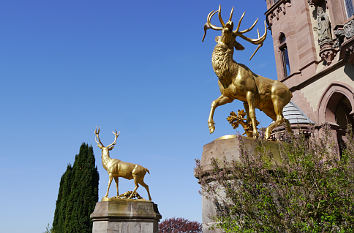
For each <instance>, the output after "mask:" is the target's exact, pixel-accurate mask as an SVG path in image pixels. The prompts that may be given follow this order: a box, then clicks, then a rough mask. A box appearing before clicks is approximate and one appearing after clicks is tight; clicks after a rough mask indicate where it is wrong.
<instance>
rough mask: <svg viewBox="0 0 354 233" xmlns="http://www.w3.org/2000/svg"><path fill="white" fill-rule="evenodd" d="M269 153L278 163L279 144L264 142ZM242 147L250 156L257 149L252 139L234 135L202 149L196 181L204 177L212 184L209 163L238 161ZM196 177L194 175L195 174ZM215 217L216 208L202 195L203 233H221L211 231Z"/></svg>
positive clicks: (217, 140)
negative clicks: (214, 161) (199, 169)
mask: <svg viewBox="0 0 354 233" xmlns="http://www.w3.org/2000/svg"><path fill="white" fill-rule="evenodd" d="M264 143H265V144H266V146H267V148H268V150H269V151H270V152H272V154H273V155H274V159H275V160H277V161H280V155H279V144H278V143H277V142H272V141H265V142H264ZM241 144H242V145H243V149H244V150H246V151H247V153H249V154H252V153H254V152H255V149H256V147H257V145H256V143H255V141H254V139H253V138H245V137H242V139H240V138H239V136H236V135H226V136H223V137H221V138H218V139H216V140H214V141H212V142H210V143H208V144H206V145H204V147H203V153H202V158H201V160H200V165H201V168H202V171H201V173H200V174H199V175H198V176H196V178H197V179H200V178H202V177H206V178H207V180H209V182H214V181H213V179H212V178H209V177H210V175H209V174H210V171H212V170H213V166H212V164H211V161H212V160H213V159H217V160H219V161H226V162H232V161H240V154H241V151H240V146H241ZM195 175H196V174H195ZM219 195H220V197H223V196H224V193H223V191H222V188H220V194H219ZM216 215H217V210H216V206H215V204H214V203H213V201H211V200H210V199H208V198H206V197H205V196H204V195H203V193H202V224H203V233H222V232H223V231H221V230H220V229H211V227H212V226H213V225H215V220H214V217H215V216H216Z"/></svg>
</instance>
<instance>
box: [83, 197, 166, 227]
mask: <svg viewBox="0 0 354 233" xmlns="http://www.w3.org/2000/svg"><path fill="white" fill-rule="evenodd" d="M90 217H91V220H92V221H93V227H92V232H93V233H157V232H158V222H159V221H160V219H161V215H160V213H159V211H158V208H157V205H156V204H154V203H153V202H150V201H140V200H115V201H102V202H97V203H96V207H95V210H94V211H93V213H92V214H91V216H90Z"/></svg>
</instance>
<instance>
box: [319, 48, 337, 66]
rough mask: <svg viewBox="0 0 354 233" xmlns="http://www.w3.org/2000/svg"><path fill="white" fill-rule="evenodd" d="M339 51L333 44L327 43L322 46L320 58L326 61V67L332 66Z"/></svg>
mask: <svg viewBox="0 0 354 233" xmlns="http://www.w3.org/2000/svg"><path fill="white" fill-rule="evenodd" d="M336 53H337V51H336V50H335V49H334V48H333V46H332V43H325V44H323V45H322V46H321V51H320V57H321V58H322V59H323V60H324V61H325V65H330V64H331V63H332V61H333V59H334V57H335V56H336Z"/></svg>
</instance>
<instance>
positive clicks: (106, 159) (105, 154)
mask: <svg viewBox="0 0 354 233" xmlns="http://www.w3.org/2000/svg"><path fill="white" fill-rule="evenodd" d="M99 133H100V129H96V130H95V135H96V137H95V141H96V143H97V146H98V147H99V148H100V149H101V150H102V155H101V157H102V165H103V168H104V169H106V171H107V172H108V176H109V181H108V187H107V192H106V195H105V196H104V199H105V200H106V199H108V192H109V187H110V186H111V183H112V179H113V178H114V180H115V182H116V187H117V197H118V198H119V192H118V178H119V177H123V178H125V179H128V180H131V179H134V183H135V188H134V191H132V192H129V193H130V195H129V196H128V199H132V197H133V196H134V195H137V193H136V190H137V189H138V187H139V184H141V185H142V186H143V187H144V188H145V189H146V191H147V193H148V195H149V200H150V201H151V196H150V192H149V186H148V185H147V184H145V183H144V176H145V174H146V172H148V173H150V172H149V170H148V169H147V168H144V167H143V166H140V165H138V164H133V163H127V162H123V161H121V160H119V159H112V158H111V157H110V156H109V151H111V150H112V149H113V147H114V145H115V144H116V142H117V138H118V136H119V133H117V131H115V132H113V134H114V141H113V143H112V144H110V145H108V146H104V145H103V144H102V142H101V140H100V136H99ZM97 139H98V141H97ZM121 196H122V195H121Z"/></svg>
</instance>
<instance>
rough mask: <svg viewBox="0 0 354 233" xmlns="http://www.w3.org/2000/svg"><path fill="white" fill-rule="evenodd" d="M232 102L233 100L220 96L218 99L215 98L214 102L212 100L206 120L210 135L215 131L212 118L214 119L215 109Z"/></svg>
mask: <svg viewBox="0 0 354 233" xmlns="http://www.w3.org/2000/svg"><path fill="white" fill-rule="evenodd" d="M232 101H233V99H231V98H229V97H227V96H224V95H221V96H219V98H217V99H216V100H214V101H213V102H212V103H211V108H210V114H209V119H208V127H209V132H210V133H213V132H214V130H215V125H214V120H213V117H214V112H215V109H216V107H218V106H220V105H224V104H228V103H231V102H232Z"/></svg>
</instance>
